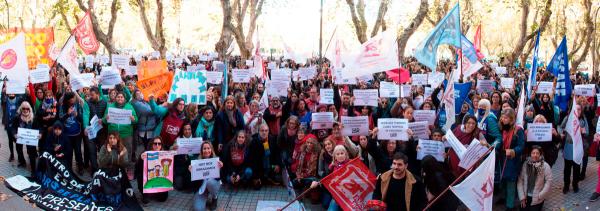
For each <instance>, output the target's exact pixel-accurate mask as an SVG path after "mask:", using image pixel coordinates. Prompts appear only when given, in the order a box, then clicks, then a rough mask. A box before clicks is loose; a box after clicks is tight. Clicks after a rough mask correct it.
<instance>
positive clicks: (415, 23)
mask: <svg viewBox="0 0 600 211" xmlns="http://www.w3.org/2000/svg"><path fill="white" fill-rule="evenodd" d="M428 11H429V3H428V0H421V4H420V6H419V12H417V15H416V16H415V18H413V20H412V22H411V23H410V24H409V25H408V27H406V28H405V29H404V31H402V34H401V35H400V36H399V37H398V39H397V42H398V57H400V61H402V59H403V58H404V49H405V48H406V43H407V42H408V39H409V38H410V37H411V36H412V35H413V33H415V31H416V30H417V28H419V26H420V25H421V23H423V20H424V19H425V16H427V12H428Z"/></svg>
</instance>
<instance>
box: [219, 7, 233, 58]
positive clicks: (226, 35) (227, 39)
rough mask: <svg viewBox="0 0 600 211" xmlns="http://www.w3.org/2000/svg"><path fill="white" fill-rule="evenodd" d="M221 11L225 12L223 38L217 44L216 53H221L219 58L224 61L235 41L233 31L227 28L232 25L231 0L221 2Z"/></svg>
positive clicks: (222, 29) (222, 28) (222, 27)
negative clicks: (232, 35)
mask: <svg viewBox="0 0 600 211" xmlns="http://www.w3.org/2000/svg"><path fill="white" fill-rule="evenodd" d="M221 9H222V10H223V24H222V26H221V36H220V38H219V41H218V42H217V43H216V44H215V51H216V52H218V53H219V58H220V59H221V60H224V59H225V57H226V56H227V55H226V54H227V49H228V48H229V45H231V42H232V41H233V39H232V37H231V31H230V30H229V27H227V26H228V24H229V23H231V6H230V4H229V0H221Z"/></svg>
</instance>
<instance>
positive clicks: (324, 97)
mask: <svg viewBox="0 0 600 211" xmlns="http://www.w3.org/2000/svg"><path fill="white" fill-rule="evenodd" d="M319 93H320V97H321V98H320V99H319V103H320V104H325V105H332V104H333V89H320V90H319ZM313 121H314V119H313Z"/></svg>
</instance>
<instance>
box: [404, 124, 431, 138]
mask: <svg viewBox="0 0 600 211" xmlns="http://www.w3.org/2000/svg"><path fill="white" fill-rule="evenodd" d="M408 128H409V129H410V130H412V131H413V134H414V136H416V137H417V138H420V139H429V134H427V131H429V126H428V123H427V121H420V122H409V123H408Z"/></svg>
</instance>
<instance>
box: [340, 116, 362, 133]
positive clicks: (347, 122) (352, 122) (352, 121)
mask: <svg viewBox="0 0 600 211" xmlns="http://www.w3.org/2000/svg"><path fill="white" fill-rule="evenodd" d="M342 124H343V125H344V128H343V130H342V135H345V136H366V135H369V117H368V116H356V117H350V116H342Z"/></svg>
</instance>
